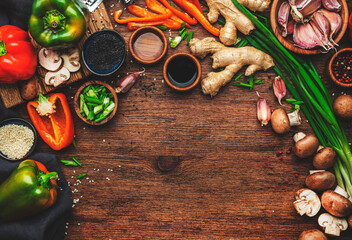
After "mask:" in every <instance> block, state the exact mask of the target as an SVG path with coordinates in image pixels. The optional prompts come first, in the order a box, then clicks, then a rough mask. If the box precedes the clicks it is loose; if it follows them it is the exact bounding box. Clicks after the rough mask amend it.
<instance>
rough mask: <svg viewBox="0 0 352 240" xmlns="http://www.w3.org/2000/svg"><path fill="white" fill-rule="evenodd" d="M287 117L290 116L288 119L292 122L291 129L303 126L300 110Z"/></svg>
mask: <svg viewBox="0 0 352 240" xmlns="http://www.w3.org/2000/svg"><path fill="white" fill-rule="evenodd" d="M287 116H288V119H289V120H290V126H291V127H292V126H299V125H301V123H302V121H301V116H300V115H299V111H298V110H296V111H294V112H291V113H289V114H287Z"/></svg>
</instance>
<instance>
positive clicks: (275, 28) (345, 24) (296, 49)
mask: <svg viewBox="0 0 352 240" xmlns="http://www.w3.org/2000/svg"><path fill="white" fill-rule="evenodd" d="M282 1H283V0H273V2H272V5H271V9H270V25H271V29H272V31H273V32H274V35H275V37H276V38H277V39H278V40H279V42H280V43H281V44H282V45H283V46H284V47H285V48H286V49H288V50H290V51H292V52H295V53H298V54H303V55H316V54H321V53H322V50H323V49H303V48H299V47H296V46H295V45H294V44H292V43H291V42H290V41H288V40H286V39H285V38H284V37H283V36H281V34H280V27H279V24H278V22H277V11H278V10H279V8H280V6H279V3H281V2H282ZM338 1H339V3H340V4H341V6H342V8H341V11H340V16H341V18H342V26H341V29H340V31H339V33H338V34H337V35H335V38H334V42H335V43H338V42H340V40H341V39H342V37H343V36H344V35H345V32H346V30H347V27H348V17H349V14H348V6H347V2H346V0H338ZM276 9H277V11H276ZM342 11H344V12H345V16H342V14H341V12H342Z"/></svg>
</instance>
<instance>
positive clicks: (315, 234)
mask: <svg viewBox="0 0 352 240" xmlns="http://www.w3.org/2000/svg"><path fill="white" fill-rule="evenodd" d="M298 240H328V238H327V237H326V236H325V234H324V233H322V232H321V231H320V230H318V229H311V230H306V231H304V232H302V233H301V235H299V238H298Z"/></svg>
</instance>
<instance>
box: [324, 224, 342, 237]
mask: <svg viewBox="0 0 352 240" xmlns="http://www.w3.org/2000/svg"><path fill="white" fill-rule="evenodd" d="M325 233H326V234H328V235H331V236H340V234H341V229H340V228H339V227H338V226H337V225H336V224H332V223H329V224H326V225H325Z"/></svg>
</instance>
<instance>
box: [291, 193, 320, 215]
mask: <svg viewBox="0 0 352 240" xmlns="http://www.w3.org/2000/svg"><path fill="white" fill-rule="evenodd" d="M295 198H296V201H294V203H293V205H294V207H295V209H296V210H297V212H298V213H299V214H300V215H301V216H303V215H304V214H306V215H307V216H308V217H314V216H315V215H316V214H317V213H318V212H319V210H320V207H321V202H320V199H319V197H318V195H317V194H316V193H315V192H313V191H312V190H310V189H307V188H302V189H300V190H298V191H297V192H296V195H295Z"/></svg>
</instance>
